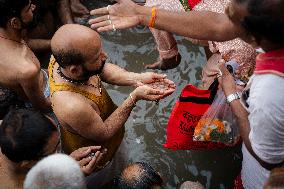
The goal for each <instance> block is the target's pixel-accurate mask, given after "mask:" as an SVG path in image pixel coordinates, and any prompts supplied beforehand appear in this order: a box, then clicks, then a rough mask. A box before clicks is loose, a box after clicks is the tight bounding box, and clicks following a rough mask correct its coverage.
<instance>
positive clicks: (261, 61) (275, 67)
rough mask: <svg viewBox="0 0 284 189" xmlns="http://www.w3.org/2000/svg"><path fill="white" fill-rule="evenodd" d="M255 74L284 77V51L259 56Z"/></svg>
mask: <svg viewBox="0 0 284 189" xmlns="http://www.w3.org/2000/svg"><path fill="white" fill-rule="evenodd" d="M254 74H274V75H278V76H280V77H284V49H279V50H276V51H270V52H267V53H262V54H260V55H258V56H257V58H256V65H255V71H254Z"/></svg>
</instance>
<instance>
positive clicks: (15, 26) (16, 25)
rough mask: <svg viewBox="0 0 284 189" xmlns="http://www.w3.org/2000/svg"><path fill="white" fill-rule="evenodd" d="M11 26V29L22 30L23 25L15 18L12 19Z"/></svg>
mask: <svg viewBox="0 0 284 189" xmlns="http://www.w3.org/2000/svg"><path fill="white" fill-rule="evenodd" d="M9 24H10V26H11V28H13V29H17V30H19V29H22V23H21V20H20V19H19V18H16V17H13V18H11V19H10V21H9Z"/></svg>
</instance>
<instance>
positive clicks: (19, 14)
mask: <svg viewBox="0 0 284 189" xmlns="http://www.w3.org/2000/svg"><path fill="white" fill-rule="evenodd" d="M34 9H35V6H34V5H33V4H32V2H31V0H0V27H1V28H7V27H9V28H13V29H19V30H20V29H23V28H26V27H29V26H30V25H31V24H33V22H34V16H33V11H34Z"/></svg>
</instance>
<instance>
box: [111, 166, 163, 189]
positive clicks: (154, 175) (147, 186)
mask: <svg viewBox="0 0 284 189" xmlns="http://www.w3.org/2000/svg"><path fill="white" fill-rule="evenodd" d="M162 184H163V180H162V178H161V176H160V175H159V173H158V172H157V171H155V170H154V169H153V168H152V167H151V165H149V164H147V163H144V162H137V163H134V164H131V165H129V166H127V167H126V168H125V169H124V170H123V171H122V173H121V175H120V176H119V177H117V178H115V187H116V188H118V189H161V188H162Z"/></svg>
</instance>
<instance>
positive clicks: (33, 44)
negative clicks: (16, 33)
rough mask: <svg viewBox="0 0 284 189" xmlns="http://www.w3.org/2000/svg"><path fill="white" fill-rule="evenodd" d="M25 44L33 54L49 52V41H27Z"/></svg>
mask: <svg viewBox="0 0 284 189" xmlns="http://www.w3.org/2000/svg"><path fill="white" fill-rule="evenodd" d="M27 43H28V46H29V47H30V48H31V49H32V51H34V52H44V51H50V50H51V46H50V39H28V40H27Z"/></svg>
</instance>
